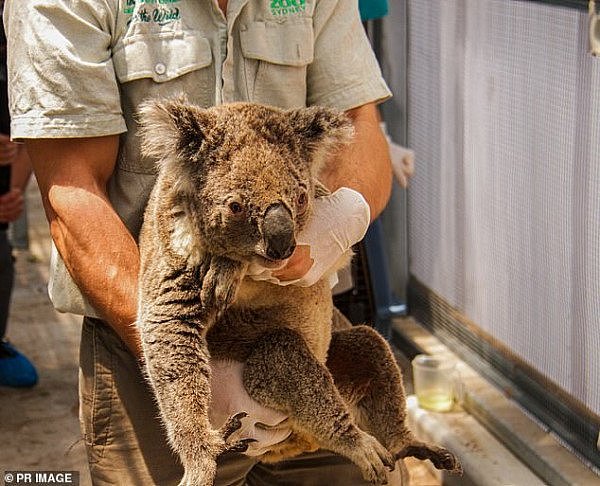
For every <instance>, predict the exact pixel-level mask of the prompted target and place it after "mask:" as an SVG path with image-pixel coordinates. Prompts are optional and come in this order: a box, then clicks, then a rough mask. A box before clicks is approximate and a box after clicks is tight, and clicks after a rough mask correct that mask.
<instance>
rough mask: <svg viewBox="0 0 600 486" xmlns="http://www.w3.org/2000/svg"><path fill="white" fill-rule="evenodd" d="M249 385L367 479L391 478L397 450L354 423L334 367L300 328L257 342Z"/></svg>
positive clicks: (248, 372) (248, 373)
mask: <svg viewBox="0 0 600 486" xmlns="http://www.w3.org/2000/svg"><path fill="white" fill-rule="evenodd" d="M244 386H245V387H246V389H247V391H248V393H249V394H250V396H251V397H252V398H254V399H255V400H256V401H257V402H259V403H260V404H262V405H264V406H267V407H271V408H273V409H275V410H279V411H281V412H283V413H286V414H288V415H289V416H290V417H291V419H292V420H293V422H294V424H295V426H297V427H298V428H299V429H301V430H302V431H303V432H305V433H308V434H309V435H310V436H313V437H314V438H315V440H316V441H317V442H318V443H319V445H320V446H321V447H323V448H325V449H329V450H331V451H333V452H336V453H338V454H341V455H343V456H345V457H347V458H348V459H350V460H351V461H353V462H354V463H355V464H356V465H357V466H358V467H359V468H360V469H361V471H362V473H363V476H364V478H365V479H366V480H367V481H371V482H372V483H374V484H385V483H386V482H387V472H386V468H393V465H394V459H393V457H392V455H391V454H390V453H389V452H388V451H387V450H386V449H385V448H384V447H383V446H382V445H381V444H380V443H379V442H378V441H377V440H376V439H375V438H374V437H372V436H371V435H369V434H367V433H366V432H364V431H362V430H360V429H359V428H358V427H357V426H356V425H355V424H354V422H353V420H352V417H351V415H350V413H349V411H348V409H347V406H346V404H345V403H344V401H343V399H342V397H341V396H340V394H339V393H338V391H337V389H336V388H335V385H334V382H333V379H332V377H331V375H330V373H329V371H328V370H327V368H326V367H325V366H324V365H322V364H321V363H319V362H318V361H317V359H316V358H315V357H314V355H313V354H312V353H311V351H310V350H309V349H308V347H307V345H306V343H305V341H304V340H303V339H302V338H301V337H300V336H299V335H298V334H297V333H296V332H294V331H291V330H289V329H281V330H279V331H276V332H273V333H270V334H268V335H266V336H263V337H262V338H261V339H260V340H259V341H258V342H257V343H256V346H255V348H254V350H253V352H252V354H251V355H250V357H249V358H248V360H247V361H246V366H245V368H244Z"/></svg>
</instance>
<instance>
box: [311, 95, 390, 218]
mask: <svg viewBox="0 0 600 486" xmlns="http://www.w3.org/2000/svg"><path fill="white" fill-rule="evenodd" d="M347 113H348V115H349V116H350V118H351V119H352V121H353V124H354V131H355V136H354V140H353V141H352V143H351V144H350V145H349V146H348V147H347V148H346V149H345V150H343V151H341V152H340V153H339V154H338V155H337V156H336V157H335V159H334V160H332V161H331V162H330V163H329V164H327V166H326V168H325V170H323V171H322V172H321V174H320V178H321V180H322V181H323V183H324V184H325V185H326V186H327V187H328V188H329V189H330V190H332V191H335V190H336V189H338V188H340V187H342V186H344V187H349V188H351V189H354V190H356V191H358V192H360V193H361V194H362V195H363V196H364V198H365V199H366V200H367V202H368V203H369V206H370V209H371V220H373V219H375V218H376V217H377V216H378V215H379V214H380V213H381V211H383V209H384V208H385V206H386V204H387V202H388V200H389V197H390V193H391V187H392V167H391V161H390V155H389V147H388V144H387V141H386V139H385V136H384V134H383V132H382V131H381V127H380V124H379V116H378V114H377V108H376V106H375V105H374V104H368V105H363V106H361V107H358V108H355V109H353V110H349V111H348V112H347Z"/></svg>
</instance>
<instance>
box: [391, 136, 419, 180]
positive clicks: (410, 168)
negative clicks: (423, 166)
mask: <svg viewBox="0 0 600 486" xmlns="http://www.w3.org/2000/svg"><path fill="white" fill-rule="evenodd" d="M389 142H390V158H391V159H392V170H393V171H394V176H396V180H397V181H398V183H399V184H400V186H402V187H403V188H404V189H406V188H407V187H408V179H410V178H411V177H412V176H413V174H414V173H415V153H414V151H413V150H411V149H409V148H406V147H403V146H401V145H398V144H395V143H393V142H392V141H391V140H390V141H389Z"/></svg>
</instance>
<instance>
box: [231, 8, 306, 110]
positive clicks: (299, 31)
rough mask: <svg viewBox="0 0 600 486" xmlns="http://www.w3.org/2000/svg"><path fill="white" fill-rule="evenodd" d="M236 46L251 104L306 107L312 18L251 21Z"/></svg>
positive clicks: (242, 31)
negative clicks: (242, 62) (237, 46)
mask: <svg viewBox="0 0 600 486" xmlns="http://www.w3.org/2000/svg"><path fill="white" fill-rule="evenodd" d="M240 43H241V47H242V54H243V57H244V73H245V77H246V87H247V90H248V96H249V98H250V100H251V101H254V102H256V103H266V104H270V105H276V106H279V107H282V108H293V107H300V106H305V105H306V89H307V86H306V70H307V66H308V65H309V64H310V63H311V62H312V61H313V55H314V34H313V26H312V19H310V18H299V19H294V20H288V21H286V22H268V21H267V22H253V23H250V24H247V25H245V26H244V27H242V29H241V31H240Z"/></svg>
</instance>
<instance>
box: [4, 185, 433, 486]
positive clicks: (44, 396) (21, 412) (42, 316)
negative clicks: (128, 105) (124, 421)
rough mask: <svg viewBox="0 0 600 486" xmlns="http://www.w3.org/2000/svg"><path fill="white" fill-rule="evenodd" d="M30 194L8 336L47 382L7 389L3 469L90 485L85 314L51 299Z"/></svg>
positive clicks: (412, 468)
mask: <svg viewBox="0 0 600 486" xmlns="http://www.w3.org/2000/svg"><path fill="white" fill-rule="evenodd" d="M27 196H28V208H29V236H30V250H29V251H19V252H16V257H17V262H16V265H17V279H16V285H15V289H14V293H13V302H12V308H11V320H10V323H9V329H8V338H9V339H10V340H11V341H12V342H13V343H14V344H15V345H16V346H17V347H18V348H19V349H21V350H22V351H23V352H24V353H25V354H26V355H27V356H28V357H30V358H31V359H32V360H33V361H34V363H35V364H36V366H37V368H38V371H39V374H40V382H39V384H38V385H37V386H36V387H35V388H33V389H31V390H14V389H9V388H0V444H2V446H0V472H3V471H6V470H19V469H32V470H69V471H79V472H80V485H81V486H88V485H90V484H91V481H90V478H89V473H88V470H87V463H86V458H85V450H84V445H83V442H82V439H81V434H80V431H79V424H78V420H77V410H78V403H77V354H78V347H79V333H80V318H78V317H77V316H72V315H68V314H60V313H57V312H56V311H54V309H53V308H52V305H51V304H50V301H49V300H48V297H47V291H46V283H47V281H48V264H49V259H50V239H49V235H48V230H47V224H46V220H45V217H44V214H43V210H42V207H41V201H40V198H39V195H38V192H37V188H36V187H35V183H33V184H31V186H30V189H29V191H28V194H27ZM407 465H408V468H409V472H410V476H411V481H410V484H411V485H412V486H436V485H439V484H440V483H439V481H438V480H437V479H436V477H435V476H434V475H433V474H431V472H430V471H429V469H428V468H427V467H426V466H425V465H424V464H423V463H422V462H420V461H417V460H413V459H408V460H407ZM344 486H351V485H344Z"/></svg>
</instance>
